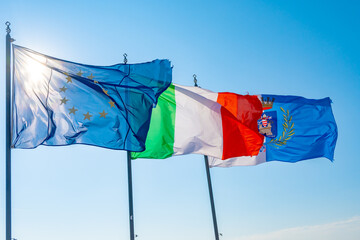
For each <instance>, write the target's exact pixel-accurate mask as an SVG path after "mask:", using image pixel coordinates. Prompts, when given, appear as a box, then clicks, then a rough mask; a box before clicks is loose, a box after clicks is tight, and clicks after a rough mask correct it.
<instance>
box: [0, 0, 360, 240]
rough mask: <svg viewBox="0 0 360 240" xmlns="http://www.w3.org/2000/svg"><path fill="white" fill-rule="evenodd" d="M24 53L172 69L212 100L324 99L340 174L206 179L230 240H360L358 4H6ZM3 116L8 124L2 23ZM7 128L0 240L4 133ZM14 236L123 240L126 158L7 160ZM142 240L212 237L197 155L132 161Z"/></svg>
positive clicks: (317, 165)
mask: <svg viewBox="0 0 360 240" xmlns="http://www.w3.org/2000/svg"><path fill="white" fill-rule="evenodd" d="M0 6H1V7H0V23H1V24H4V23H5V22H6V21H10V22H11V24H12V25H11V27H12V37H13V38H15V39H16V44H18V45H22V46H25V47H28V48H31V49H33V50H35V51H38V52H41V53H44V54H47V55H51V56H54V57H58V58H62V59H66V60H71V61H75V62H80V63H86V64H94V65H111V64H115V63H118V62H122V60H123V57H122V55H123V53H124V52H126V53H127V54H128V59H129V63H137V62H144V61H149V60H153V59H155V58H167V59H170V60H171V61H172V64H173V65H174V69H173V81H174V82H175V83H178V84H182V85H192V84H193V82H192V75H193V74H194V73H196V74H197V75H198V81H199V85H200V86H202V87H203V88H207V89H210V90H212V91H219V92H220V91H230V92H236V93H239V94H246V93H250V94H262V93H264V94H266V93H269V94H288V95H298V96H304V97H307V98H323V97H327V96H328V97H330V98H331V99H332V100H333V105H332V107H333V112H334V115H335V119H336V121H337V124H338V129H339V138H338V143H337V147H336V150H335V161H334V162H333V163H332V162H330V161H328V160H326V159H323V158H319V159H314V160H309V161H303V162H299V163H296V164H288V163H279V162H272V163H265V164H261V165H258V166H251V167H233V168H226V169H221V168H213V169H211V175H212V181H213V190H214V197H215V204H216V210H217V217H218V224H219V230H220V232H221V233H223V236H222V237H221V239H222V240H245V239H246V240H272V239H317V240H319V239H326V240H333V239H340V238H342V239H347V240H348V239H350V240H353V239H359V238H360V220H359V218H360V204H359V202H360V184H359V183H360V175H359V170H360V158H359V156H358V154H357V152H356V151H355V150H356V149H358V147H356V146H357V145H358V143H357V137H356V134H357V132H358V127H357V125H358V123H357V119H359V118H360V113H359V111H358V108H359V107H358V105H357V104H358V103H359V98H360V45H359V42H360V31H359V30H360V29H359V24H358V23H359V22H360V21H359V20H360V17H359V16H360V15H359V12H360V4H359V3H358V2H357V1H341V2H335V1H297V2H295V1H258V0H252V1H186V0H183V1H106V0H103V1H94V2H91V1H69V0H64V1H57V2H50V1H40V0H39V1H17V0H11V1H2V2H1V5H0ZM2 29H3V34H4V35H3V37H4V38H3V47H0V56H3V57H2V58H0V66H1V67H0V76H2V77H1V79H2V81H1V84H0V99H2V100H1V104H0V112H1V116H4V115H5V24H4V25H3V28H2ZM4 120H5V119H4V117H2V118H0V126H1V127H0V136H3V137H2V138H0V149H1V150H0V153H1V155H2V156H1V159H2V160H1V164H0V173H1V174H0V175H1V176H2V177H1V178H0V193H1V194H0V196H1V198H0V215H1V216H2V217H0V234H1V235H3V236H4V234H5V233H4V232H5V224H4V219H5V210H4V208H5V196H4V193H5V181H4V179H5V168H4V166H5V162H4V158H5V153H4V150H5V148H4V146H5V127H4V126H5V122H4ZM12 154H13V155H12V167H13V172H12V177H13V237H15V238H17V239H18V240H23V239H24V240H35V239H36V240H45V239H53V240H58V239H59V240H60V239H61V240H62V239H69V240H71V239H87V240H97V239H127V238H128V236H129V230H128V229H129V227H128V220H127V219H128V199H127V175H126V173H127V172H126V153H125V152H123V151H114V150H106V149H101V148H96V147H91V146H68V147H39V148H37V149H34V150H13V151H12ZM133 181H134V184H133V188H134V213H135V232H136V233H137V234H138V235H139V237H138V238H137V239H139V240H142V239H148V240H168V239H172V240H180V239H181V240H183V239H189V240H192V239H194V240H195V239H196V240H205V239H213V230H212V220H211V212H210V203H209V199H208V190H207V183H206V176H205V169H204V161H203V157H202V156H199V155H188V156H181V157H174V158H170V159H166V160H136V161H134V162H133Z"/></svg>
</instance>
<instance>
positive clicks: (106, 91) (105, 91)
mask: <svg viewBox="0 0 360 240" xmlns="http://www.w3.org/2000/svg"><path fill="white" fill-rule="evenodd" d="M108 91H109V90H105V89H104V88H103V92H104V93H105V94H106V95H108V96H109V94H108Z"/></svg>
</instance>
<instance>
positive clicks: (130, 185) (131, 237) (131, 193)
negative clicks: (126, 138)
mask: <svg viewBox="0 0 360 240" xmlns="http://www.w3.org/2000/svg"><path fill="white" fill-rule="evenodd" d="M127 168H128V189H129V190H128V192H129V223H130V240H134V239H135V233H134V206H133V189H132V172H131V152H130V151H128V152H127Z"/></svg>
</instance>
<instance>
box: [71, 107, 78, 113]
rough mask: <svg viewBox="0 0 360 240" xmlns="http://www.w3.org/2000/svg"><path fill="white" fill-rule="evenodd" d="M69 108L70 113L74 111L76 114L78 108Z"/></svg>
mask: <svg viewBox="0 0 360 240" xmlns="http://www.w3.org/2000/svg"><path fill="white" fill-rule="evenodd" d="M69 110H70V112H69V114H72V113H73V114H74V115H75V113H76V111H77V109H76V108H75V107H72V108H69Z"/></svg>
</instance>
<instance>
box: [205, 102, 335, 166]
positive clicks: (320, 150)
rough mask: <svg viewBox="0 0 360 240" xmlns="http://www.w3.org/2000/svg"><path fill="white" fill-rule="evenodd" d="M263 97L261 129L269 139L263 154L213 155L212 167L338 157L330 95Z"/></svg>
mask: <svg viewBox="0 0 360 240" xmlns="http://www.w3.org/2000/svg"><path fill="white" fill-rule="evenodd" d="M260 99H261V102H262V105H263V113H262V115H261V118H260V119H259V120H258V129H259V132H260V133H261V134H263V135H264V136H265V142H264V144H263V147H262V148H261V149H260V152H259V154H258V155H257V156H245V157H237V158H231V159H226V160H220V159H216V158H209V165H210V167H231V166H246V165H256V164H259V163H264V162H270V161H282V162H298V161H301V160H307V159H313V158H319V157H325V158H327V159H330V160H331V161H333V160H334V151H335V145H336V141H337V136H338V131H337V125H336V122H335V119H334V116H333V112H332V109H331V100H330V98H328V97H327V98H323V99H307V98H304V97H298V96H281V95H261V96H260Z"/></svg>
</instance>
